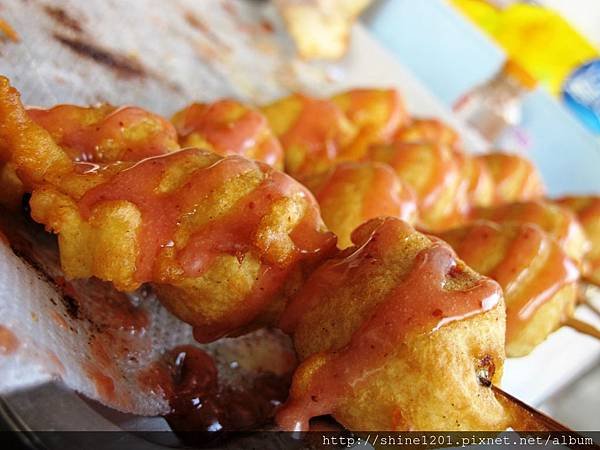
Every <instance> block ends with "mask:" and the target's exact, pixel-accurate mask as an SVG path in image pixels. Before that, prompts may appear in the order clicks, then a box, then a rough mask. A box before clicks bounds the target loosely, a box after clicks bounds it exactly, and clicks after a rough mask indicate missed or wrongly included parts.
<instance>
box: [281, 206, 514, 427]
mask: <svg viewBox="0 0 600 450" xmlns="http://www.w3.org/2000/svg"><path fill="white" fill-rule="evenodd" d="M352 240H353V241H354V243H355V246H354V247H351V248H349V249H347V250H346V251H344V252H342V253H341V254H340V255H339V256H337V257H335V258H333V259H331V260H329V261H328V262H326V263H325V264H323V265H322V266H321V267H320V268H318V269H317V270H316V271H315V272H314V273H313V275H312V276H311V278H310V279H309V280H308V281H307V282H306V283H305V285H304V286H303V288H302V290H301V291H300V293H299V294H298V295H297V296H296V297H295V298H294V299H293V301H292V303H290V304H289V306H288V308H287V309H286V311H285V313H284V314H283V316H282V320H281V326H282V328H283V329H284V330H285V331H287V332H289V333H291V334H292V335H293V339H294V345H295V347H296V350H297V352H298V355H299V357H300V359H301V360H302V363H301V365H300V367H299V368H298V370H297V372H296V374H295V375H294V380H293V384H292V388H291V391H290V398H289V399H288V401H287V402H286V404H285V405H284V406H283V408H282V409H281V410H280V411H279V414H278V416H277V420H278V423H279V424H280V425H281V426H282V428H283V429H287V430H305V429H308V420H309V419H310V418H311V417H313V416H318V415H322V414H332V415H333V416H334V417H335V419H336V420H338V421H339V422H340V423H341V424H343V425H344V426H345V427H346V428H348V429H350V430H363V431H364V430H409V429H412V430H459V429H460V430H465V429H478V430H497V429H505V428H507V427H508V426H509V425H510V421H509V417H508V416H507V415H506V414H505V412H504V410H503V408H502V407H501V405H500V404H499V403H498V402H497V400H496V399H495V398H494V395H493V393H492V391H491V390H490V389H489V386H490V384H491V383H492V382H494V383H497V382H498V381H499V380H500V377H501V373H502V367H503V361H504V326H505V321H504V306H503V299H502V293H501V290H500V287H499V286H498V285H497V284H496V283H495V282H494V281H492V280H490V279H488V278H485V277H482V276H481V275H479V274H477V273H475V272H473V271H472V270H471V269H469V268H468V267H467V266H465V265H464V264H463V263H462V261H460V260H458V259H456V257H455V254H454V253H453V252H452V250H451V249H450V248H449V247H448V246H447V245H446V244H445V243H443V242H441V241H435V240H434V241H432V240H430V239H429V238H427V237H426V236H425V235H423V234H421V233H418V232H416V231H415V230H414V229H413V228H412V227H410V226H409V225H408V224H406V223H404V222H402V221H400V220H398V219H394V218H380V219H374V220H371V221H369V222H367V223H366V224H363V225H362V226H360V227H359V228H358V229H357V230H356V231H355V232H354V233H353V235H352ZM440 373H444V374H445V376H444V377H438V376H436V374H440ZM424 374H427V375H425V376H424ZM482 380H485V382H482Z"/></svg>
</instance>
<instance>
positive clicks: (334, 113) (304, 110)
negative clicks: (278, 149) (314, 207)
mask: <svg viewBox="0 0 600 450" xmlns="http://www.w3.org/2000/svg"><path fill="white" fill-rule="evenodd" d="M298 98H299V99H300V100H301V102H302V107H301V110H300V113H299V115H298V117H297V118H296V119H295V120H294V121H293V124H292V125H291V127H290V128H289V129H288V130H287V131H286V132H285V133H284V134H283V135H282V136H281V144H282V145H283V148H284V149H285V150H286V151H289V149H290V148H291V147H294V146H298V147H301V148H302V149H303V150H304V151H305V152H306V155H305V158H304V162H303V163H302V164H301V167H300V170H308V171H309V172H310V171H311V169H314V168H313V165H314V164H315V163H316V164H318V163H332V162H333V161H335V159H336V158H337V156H338V153H339V151H340V142H338V141H339V133H340V131H339V123H340V121H342V120H343V119H344V114H343V113H342V111H341V110H340V109H339V108H338V107H337V105H335V104H334V103H333V102H331V101H328V100H317V99H311V98H309V97H304V96H300V95H299V96H298Z"/></svg>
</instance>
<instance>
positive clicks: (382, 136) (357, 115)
mask: <svg viewBox="0 0 600 450" xmlns="http://www.w3.org/2000/svg"><path fill="white" fill-rule="evenodd" d="M346 94H347V95H348V96H349V97H350V106H349V107H348V109H347V110H346V111H345V112H346V114H347V116H348V118H349V119H350V120H351V121H352V122H354V123H361V122H362V121H368V118H366V117H364V116H365V115H367V114H368V113H369V111H371V110H373V108H374V103H375V102H381V101H382V100H383V102H384V103H385V104H386V110H387V112H388V117H387V120H386V121H385V122H384V123H382V124H381V126H380V129H379V130H378V131H379V133H378V138H379V143H381V142H386V141H388V140H389V139H390V138H391V137H392V135H393V134H394V132H395V131H396V130H397V129H398V127H400V126H404V125H406V124H407V122H408V120H409V117H408V114H407V112H406V109H405V108H404V103H403V102H402V98H401V97H400V93H399V92H398V91H397V90H396V89H386V90H373V89H352V90H350V91H348V92H347V93H346Z"/></svg>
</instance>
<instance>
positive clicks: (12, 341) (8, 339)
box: [0, 325, 19, 356]
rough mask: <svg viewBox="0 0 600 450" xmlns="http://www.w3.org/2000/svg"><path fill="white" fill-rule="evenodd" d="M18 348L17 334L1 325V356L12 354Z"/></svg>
mask: <svg viewBox="0 0 600 450" xmlns="http://www.w3.org/2000/svg"><path fill="white" fill-rule="evenodd" d="M18 348H19V339H18V338H17V336H15V334H14V333H13V332H12V331H10V330H9V329H8V328H6V327H5V326H4V325H0V356H7V355H11V354H12V353H14V352H16V351H17V349H18Z"/></svg>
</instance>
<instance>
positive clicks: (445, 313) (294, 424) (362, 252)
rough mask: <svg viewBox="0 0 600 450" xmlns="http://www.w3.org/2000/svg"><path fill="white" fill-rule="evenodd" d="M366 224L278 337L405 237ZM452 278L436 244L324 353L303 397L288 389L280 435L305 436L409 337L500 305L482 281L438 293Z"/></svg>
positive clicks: (390, 225)
mask: <svg viewBox="0 0 600 450" xmlns="http://www.w3.org/2000/svg"><path fill="white" fill-rule="evenodd" d="M371 222H372V223H371ZM371 222H369V223H367V224H365V225H363V227H373V226H374V224H375V225H376V226H375V227H374V229H373V231H372V233H371V235H370V237H368V239H367V241H366V242H364V243H363V244H362V245H361V246H359V247H357V248H356V249H355V251H354V252H353V253H351V254H349V255H348V256H346V257H344V258H341V259H335V260H332V261H330V262H328V263H325V264H324V265H323V266H321V267H320V268H319V269H317V270H316V271H315V273H314V274H313V276H312V277H311V278H310V279H309V280H308V282H307V283H306V286H305V287H304V288H303V290H302V291H301V292H300V293H299V295H298V296H297V297H295V298H294V299H293V301H292V303H291V304H290V305H289V307H288V309H287V310H286V312H285V315H284V317H283V318H282V322H281V323H282V327H283V328H284V329H287V331H291V330H293V329H294V328H295V324H296V323H297V320H298V317H301V316H302V314H303V312H304V311H307V310H309V309H311V308H312V307H313V305H314V304H315V303H316V302H318V301H319V296H318V295H316V292H318V291H321V290H322V289H329V290H332V289H335V287H336V286H338V285H339V284H340V283H351V282H352V280H355V279H356V278H357V277H358V276H359V275H360V272H359V270H360V267H361V266H362V265H368V264H372V263H373V261H377V260H381V259H382V256H383V255H384V254H385V252H386V251H389V250H387V249H389V248H393V247H394V241H395V240H397V238H398V235H399V234H398V230H399V229H400V230H401V232H402V233H405V232H406V227H408V225H407V224H405V223H403V222H401V221H399V220H394V219H389V218H388V219H376V220H374V221H371ZM359 230H360V229H359ZM457 270H460V269H458V267H457V266H456V257H455V254H454V252H453V251H452V249H450V247H449V246H448V245H446V244H444V243H442V242H439V241H438V242H434V243H433V244H432V245H431V247H429V248H426V249H424V250H422V251H421V252H420V253H419V254H418V255H417V257H416V258H415V261H414V265H413V267H412V269H411V271H410V272H409V273H408V274H407V275H406V277H405V278H404V279H403V280H402V281H400V282H399V283H398V284H397V285H396V286H395V287H394V288H393V289H392V290H391V291H390V292H389V293H388V294H387V295H386V297H385V299H384V300H383V301H382V302H381V303H379V304H378V305H377V306H375V307H374V310H373V312H372V313H371V315H370V316H369V317H368V318H366V319H365V321H364V322H363V323H362V325H361V326H360V327H359V328H358V329H357V330H356V331H355V332H354V334H353V335H352V338H351V340H350V342H349V343H348V344H347V345H346V346H345V347H343V348H341V349H340V350H337V351H331V352H326V353H325V358H326V362H325V363H324V364H323V365H321V366H320V367H319V368H318V369H317V370H316V372H315V373H313V374H312V375H311V381H310V382H309V383H310V385H309V387H308V389H307V390H306V391H303V393H302V394H301V395H297V393H295V391H294V388H292V390H291V396H290V398H289V399H288V401H287V402H286V404H285V405H284V406H283V407H282V408H281V409H280V410H279V412H278V414H277V423H278V424H279V425H280V426H281V427H282V428H283V429H285V430H308V421H309V419H310V418H311V417H315V416H319V415H324V414H330V413H333V412H334V411H335V409H336V405H337V402H338V401H339V399H341V398H344V397H345V396H346V395H347V393H348V391H350V390H351V389H355V388H356V385H357V384H359V383H360V380H361V379H364V378H365V377H366V376H368V374H369V373H370V372H371V371H373V370H375V369H376V368H377V367H380V366H381V365H382V364H385V362H386V360H387V359H388V358H389V357H390V355H393V354H394V352H395V350H396V349H397V348H398V346H399V345H401V344H402V343H403V342H405V341H406V339H407V337H408V336H410V335H414V334H421V333H430V332H434V331H436V330H437V329H438V328H440V327H442V326H444V325H446V324H448V323H451V322H453V321H456V320H461V319H464V318H467V317H470V316H473V315H476V314H480V313H482V312H484V311H488V310H490V309H492V308H494V307H495V306H496V305H497V304H498V302H499V301H500V298H501V295H502V293H501V290H500V287H499V286H498V285H497V284H496V283H495V282H494V281H492V280H490V279H487V278H484V279H481V280H479V281H478V282H477V283H476V284H474V285H473V286H472V287H470V288H469V289H467V290H464V291H449V290H446V289H444V286H445V281H446V279H447V278H448V277H453V276H456V275H457ZM321 355H322V354H316V355H313V356H311V358H314V357H317V358H318V357H320V356H321Z"/></svg>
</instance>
